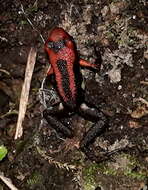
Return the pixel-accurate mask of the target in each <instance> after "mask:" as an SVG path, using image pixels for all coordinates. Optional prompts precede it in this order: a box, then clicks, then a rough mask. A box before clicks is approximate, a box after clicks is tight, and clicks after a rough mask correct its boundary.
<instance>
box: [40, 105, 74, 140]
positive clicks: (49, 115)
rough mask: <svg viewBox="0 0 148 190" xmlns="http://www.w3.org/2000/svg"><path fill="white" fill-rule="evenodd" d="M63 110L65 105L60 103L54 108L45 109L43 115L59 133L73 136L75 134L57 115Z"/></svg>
mask: <svg viewBox="0 0 148 190" xmlns="http://www.w3.org/2000/svg"><path fill="white" fill-rule="evenodd" d="M62 112H63V105H62V103H60V104H59V105H58V106H55V107H53V108H47V109H45V110H44V111H43V117H44V118H45V119H46V120H47V122H48V123H49V124H50V125H51V126H52V127H53V128H54V129H55V130H56V131H57V133H59V132H60V133H62V134H63V135H64V136H65V137H69V138H72V137H73V134H72V131H71V130H70V129H68V128H67V127H66V126H64V125H63V124H62V123H61V122H60V121H58V119H57V116H58V115H60V114H61V113H62Z"/></svg>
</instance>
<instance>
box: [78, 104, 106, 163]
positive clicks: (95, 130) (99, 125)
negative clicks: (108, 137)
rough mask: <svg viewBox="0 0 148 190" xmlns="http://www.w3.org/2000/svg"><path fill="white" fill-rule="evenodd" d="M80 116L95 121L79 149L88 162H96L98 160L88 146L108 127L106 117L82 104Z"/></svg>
mask: <svg viewBox="0 0 148 190" xmlns="http://www.w3.org/2000/svg"><path fill="white" fill-rule="evenodd" d="M79 113H80V115H82V116H83V117H84V118H87V119H88V118H89V120H92V121H96V123H95V124H94V125H93V126H92V127H91V128H90V129H89V130H88V131H87V132H86V134H85V135H84V137H83V138H82V140H81V142H80V149H81V150H82V151H83V152H84V153H85V154H86V156H87V157H88V158H89V159H90V160H94V161H96V162H98V161H99V158H97V157H96V155H95V154H94V153H93V151H91V150H90V146H89V145H91V144H92V143H93V142H94V141H95V139H96V138H97V137H98V136H100V135H101V134H102V133H104V131H105V129H106V128H107V127H108V122H107V118H106V116H105V115H104V114H103V113H102V112H100V111H99V110H98V109H96V108H89V107H88V106H87V105H85V104H82V105H81V106H80V110H79Z"/></svg>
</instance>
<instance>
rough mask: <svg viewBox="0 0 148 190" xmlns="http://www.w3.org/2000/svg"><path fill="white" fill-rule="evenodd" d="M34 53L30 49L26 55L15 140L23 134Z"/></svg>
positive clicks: (34, 59)
mask: <svg viewBox="0 0 148 190" xmlns="http://www.w3.org/2000/svg"><path fill="white" fill-rule="evenodd" d="M36 53H37V51H36V49H35V48H31V49H30V52H29V55H28V60H27V66H26V72H25V80H24V84H23V87H22V92H21V98H20V105H19V115H18V120H17V127H16V133H15V137H14V139H15V140H16V139H18V138H20V137H21V136H22V134H23V127H22V123H23V120H24V117H25V113H26V108H27V103H28V97H29V90H30V83H31V78H32V73H33V70H34V65H35V61H36Z"/></svg>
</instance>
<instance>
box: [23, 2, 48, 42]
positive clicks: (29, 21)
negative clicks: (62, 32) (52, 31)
mask: <svg viewBox="0 0 148 190" xmlns="http://www.w3.org/2000/svg"><path fill="white" fill-rule="evenodd" d="M21 10H22V13H23V14H24V16H25V18H26V19H27V21H28V23H29V24H30V25H31V26H32V28H33V30H35V31H37V32H38V33H39V35H40V38H41V39H42V41H43V43H45V40H44V38H43V36H42V34H40V32H39V31H38V30H37V29H36V28H35V26H34V25H33V24H32V22H31V20H30V19H29V18H28V16H27V14H26V12H25V11H24V7H23V5H22V4H21Z"/></svg>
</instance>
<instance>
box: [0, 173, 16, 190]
mask: <svg viewBox="0 0 148 190" xmlns="http://www.w3.org/2000/svg"><path fill="white" fill-rule="evenodd" d="M0 179H1V180H2V181H3V182H4V183H5V184H6V185H7V186H8V187H9V188H10V189H11V190H18V189H17V188H16V187H15V186H14V185H13V184H12V181H11V179H9V178H7V177H5V176H4V174H3V173H2V172H0Z"/></svg>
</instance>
